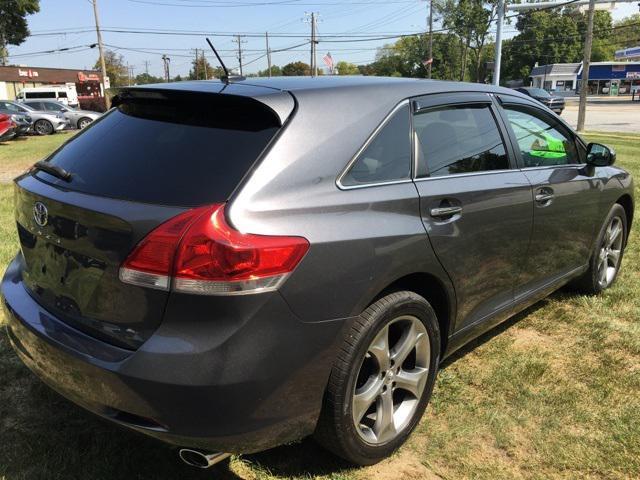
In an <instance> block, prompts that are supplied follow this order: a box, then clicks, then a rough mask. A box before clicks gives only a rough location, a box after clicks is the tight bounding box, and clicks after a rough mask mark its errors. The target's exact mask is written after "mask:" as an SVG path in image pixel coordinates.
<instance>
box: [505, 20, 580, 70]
mask: <svg viewBox="0 0 640 480" xmlns="http://www.w3.org/2000/svg"><path fill="white" fill-rule="evenodd" d="M516 28H517V29H518V30H519V31H520V33H519V34H518V35H516V36H515V37H513V38H512V39H510V40H507V41H505V42H504V45H503V47H502V51H503V62H502V63H503V66H504V79H505V80H507V79H514V80H516V79H517V80H523V81H526V80H527V78H528V77H529V74H530V73H531V68H532V67H533V66H534V65H535V63H536V62H538V63H540V64H550V63H571V62H579V61H580V60H581V58H582V49H583V43H582V38H581V35H580V32H579V30H578V23H577V21H576V18H574V17H572V16H571V15H563V14H558V13H557V12H553V11H549V10H544V11H534V12H526V13H524V14H522V15H520V16H519V17H518V21H517V22H516Z"/></svg>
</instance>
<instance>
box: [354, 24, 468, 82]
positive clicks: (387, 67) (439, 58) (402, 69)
mask: <svg viewBox="0 0 640 480" xmlns="http://www.w3.org/2000/svg"><path fill="white" fill-rule="evenodd" d="M459 40H460V39H459V37H458V36H457V35H455V34H453V33H436V34H434V35H433V64H432V70H431V76H432V78H435V79H447V80H452V79H455V78H458V76H459V74H460V66H461V57H460V53H461V52H460V49H459V48H458V47H459V43H460V41H459ZM426 58H427V36H426V35H422V36H412V37H405V38H401V39H400V40H398V41H397V42H396V43H394V44H392V45H385V46H383V47H382V48H380V49H379V50H378V53H377V54H376V60H375V61H374V62H373V63H371V64H369V65H360V66H359V67H358V69H359V70H360V73H361V74H362V75H381V76H387V77H417V78H425V77H426V76H427V69H426V67H425V66H424V64H423V61H424V60H425V59H426Z"/></svg>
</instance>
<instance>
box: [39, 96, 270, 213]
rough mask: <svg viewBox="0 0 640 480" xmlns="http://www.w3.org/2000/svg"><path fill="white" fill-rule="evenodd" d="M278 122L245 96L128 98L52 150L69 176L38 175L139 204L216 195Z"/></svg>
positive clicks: (208, 199)
mask: <svg viewBox="0 0 640 480" xmlns="http://www.w3.org/2000/svg"><path fill="white" fill-rule="evenodd" d="M203 97H204V98H203ZM207 97H211V98H207ZM278 128H279V123H278V119H277V117H276V115H275V114H274V113H273V112H272V111H271V110H269V109H268V108H267V107H265V106H263V105H262V104H259V103H258V102H256V101H254V100H251V99H246V98H242V97H227V96H224V95H218V96H214V95H198V96H192V95H186V96H185V95H182V96H180V97H178V98H173V97H172V98H171V99H167V98H162V99H139V98H138V99H129V100H128V101H126V102H125V103H122V104H120V105H119V106H118V107H117V108H115V109H113V110H112V111H111V112H110V113H108V114H106V115H104V116H102V117H101V118H100V119H99V120H98V121H96V122H94V123H92V124H91V125H90V126H89V127H87V128H86V129H85V130H83V131H82V133H79V134H78V135H77V136H76V137H74V138H73V139H72V140H71V141H69V142H68V143H66V144H64V145H63V146H62V147H61V148H60V149H58V150H57V151H56V152H54V153H53V154H52V155H51V156H50V157H49V159H48V161H50V162H51V163H52V164H55V165H58V166H60V167H62V168H64V169H65V170H67V171H69V172H71V173H72V179H71V181H70V182H66V181H64V180H60V179H58V178H57V177H54V176H52V175H49V174H48V173H45V172H42V171H38V172H37V173H36V176H37V177H38V178H40V179H42V180H45V181H46V182H48V183H52V184H55V185H59V186H60V187H63V188H65V189H71V190H75V191H79V192H84V193H89V194H93V195H99V196H106V197H113V198H118V199H124V200H132V201H138V202H144V203H154V204H162V205H175V206H195V205H202V204H206V203H214V202H220V201H224V200H226V199H227V198H228V197H229V195H230V194H231V193H232V192H233V190H234V188H235V187H236V186H237V185H238V183H239V182H240V180H241V179H242V177H243V176H244V175H245V173H247V171H248V170H249V169H250V168H251V166H252V165H253V163H254V162H255V161H256V159H257V158H258V157H259V156H260V153H261V152H262V151H263V150H264V149H265V147H266V146H267V144H268V143H269V141H270V140H271V139H272V138H273V136H274V135H275V134H276V132H277V131H278Z"/></svg>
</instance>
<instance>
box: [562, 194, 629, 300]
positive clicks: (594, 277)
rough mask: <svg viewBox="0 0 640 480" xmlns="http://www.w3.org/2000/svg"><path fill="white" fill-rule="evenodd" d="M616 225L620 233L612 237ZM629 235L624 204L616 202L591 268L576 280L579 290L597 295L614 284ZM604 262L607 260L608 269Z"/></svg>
mask: <svg viewBox="0 0 640 480" xmlns="http://www.w3.org/2000/svg"><path fill="white" fill-rule="evenodd" d="M614 225H617V226H618V227H619V228H620V230H617V231H618V234H617V235H616V236H615V237H614V238H613V239H612V238H611V235H612V233H613V232H614V231H615V230H614ZM627 235H628V225H627V215H626V212H625V210H624V208H623V207H622V205H620V204H618V203H616V204H615V205H614V206H613V207H611V210H610V211H609V214H608V215H607V218H606V219H605V221H604V223H603V224H602V227H601V228H600V232H599V233H598V239H597V241H596V243H595V248H594V250H593V252H592V253H591V258H590V260H589V269H588V270H587V271H586V272H585V273H584V274H583V275H582V276H581V277H580V278H578V279H577V280H576V281H575V282H574V286H575V287H576V288H577V289H578V290H579V291H581V292H583V293H586V294H589V295H597V294H599V293H600V292H602V291H603V290H606V289H607V288H609V287H610V286H611V285H613V282H615V280H616V278H617V277H618V272H619V271H620V266H621V265H622V257H623V255H624V248H625V246H626V244H627ZM603 262H606V269H605V268H604V263H603Z"/></svg>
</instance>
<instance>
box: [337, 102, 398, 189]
mask: <svg viewBox="0 0 640 480" xmlns="http://www.w3.org/2000/svg"><path fill="white" fill-rule="evenodd" d="M410 118H411V117H410V113H409V105H404V106H402V107H401V108H400V109H399V110H397V111H396V112H395V113H394V114H393V116H392V117H391V118H389V119H388V120H387V122H386V123H385V124H384V125H383V126H382V128H381V129H380V130H379V131H378V132H377V133H376V135H375V137H374V138H373V139H372V140H371V141H370V142H369V144H368V145H367V146H366V147H365V149H364V150H363V151H362V152H360V154H359V155H358V158H357V160H356V161H355V162H354V163H353V165H352V166H351V168H350V169H349V171H348V172H347V173H346V174H344V175H343V176H342V178H341V179H340V183H341V184H342V185H344V186H356V185H368V184H370V183H381V182H392V181H395V180H405V179H409V178H411V127H410Z"/></svg>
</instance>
